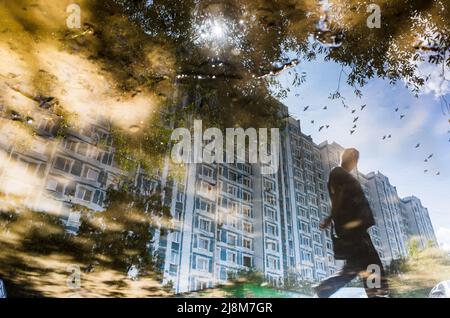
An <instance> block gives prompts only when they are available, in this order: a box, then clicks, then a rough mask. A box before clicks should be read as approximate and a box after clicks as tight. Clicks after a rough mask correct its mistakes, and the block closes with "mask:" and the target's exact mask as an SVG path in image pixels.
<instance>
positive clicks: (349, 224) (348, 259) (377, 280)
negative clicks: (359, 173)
mask: <svg viewBox="0 0 450 318" xmlns="http://www.w3.org/2000/svg"><path fill="white" fill-rule="evenodd" d="M358 160H359V152H358V150H356V149H354V148H351V149H346V150H345V151H344V153H343V154H342V158H341V166H340V167H336V168H334V169H333V171H331V173H330V177H329V180H328V191H329V194H330V198H331V215H330V216H329V217H327V218H326V219H324V220H323V221H322V222H321V224H320V228H321V229H322V230H325V229H328V228H330V227H331V233H332V239H333V249H334V254H335V258H336V259H339V260H344V261H345V265H344V267H343V268H342V270H340V271H339V272H337V273H336V274H335V275H333V276H331V277H329V278H327V279H325V280H324V281H322V282H321V283H320V284H319V285H318V286H317V287H315V291H316V293H317V296H318V297H319V298H328V297H330V296H331V295H333V294H334V293H335V292H337V291H338V290H339V289H340V288H342V287H344V286H345V285H346V284H348V283H349V282H351V281H352V280H353V279H354V278H355V277H356V276H358V275H360V277H361V278H362V280H363V282H364V288H365V290H366V293H367V296H368V297H369V298H372V297H386V296H387V293H388V284H387V280H386V277H385V271H384V268H383V264H382V263H381V260H380V257H379V255H378V252H377V250H376V249H375V247H374V245H373V243H372V240H371V238H370V235H369V233H367V230H368V229H369V228H370V227H372V226H373V225H375V220H374V217H373V214H372V210H371V208H370V206H369V202H368V201H367V198H366V197H365V195H364V192H363V190H362V188H361V185H360V183H359V182H358V180H357V179H356V178H355V177H353V176H352V175H351V173H350V172H351V171H352V170H353V169H355V168H356V167H357V164H358Z"/></svg>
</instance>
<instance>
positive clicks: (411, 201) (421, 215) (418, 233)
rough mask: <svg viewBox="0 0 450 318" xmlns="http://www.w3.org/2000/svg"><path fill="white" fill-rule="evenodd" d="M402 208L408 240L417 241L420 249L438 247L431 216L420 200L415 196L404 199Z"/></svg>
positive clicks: (401, 204) (401, 203)
mask: <svg viewBox="0 0 450 318" xmlns="http://www.w3.org/2000/svg"><path fill="white" fill-rule="evenodd" d="M400 207H401V210H402V215H403V218H404V220H405V223H406V229H407V232H406V235H407V237H408V240H409V241H411V240H415V241H416V242H417V243H418V247H419V248H420V249H425V248H427V247H429V246H438V244H437V240H436V235H435V233H434V229H433V224H432V223H431V219H430V214H429V213H428V209H427V208H425V207H424V206H423V205H422V202H421V201H420V199H419V198H417V197H415V196H410V197H406V198H403V199H402V200H401V202H400Z"/></svg>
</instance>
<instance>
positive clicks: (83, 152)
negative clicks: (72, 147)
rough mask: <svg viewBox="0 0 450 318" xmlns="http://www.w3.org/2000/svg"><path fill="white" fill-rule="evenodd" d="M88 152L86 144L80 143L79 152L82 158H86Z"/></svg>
mask: <svg viewBox="0 0 450 318" xmlns="http://www.w3.org/2000/svg"><path fill="white" fill-rule="evenodd" d="M87 150H88V145H87V144H85V143H80V144H79V146H78V149H77V152H78V153H79V154H80V155H82V156H86V154H87Z"/></svg>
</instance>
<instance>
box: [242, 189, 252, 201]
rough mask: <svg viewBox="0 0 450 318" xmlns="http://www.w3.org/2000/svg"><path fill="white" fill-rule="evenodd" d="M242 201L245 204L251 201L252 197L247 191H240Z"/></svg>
mask: <svg viewBox="0 0 450 318" xmlns="http://www.w3.org/2000/svg"><path fill="white" fill-rule="evenodd" d="M242 199H243V200H244V201H245V202H250V201H252V195H251V194H250V193H249V192H247V191H242Z"/></svg>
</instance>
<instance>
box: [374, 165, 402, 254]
mask: <svg viewBox="0 0 450 318" xmlns="http://www.w3.org/2000/svg"><path fill="white" fill-rule="evenodd" d="M367 179H368V187H369V190H370V195H371V196H372V198H374V199H373V201H372V202H373V204H374V210H375V211H376V213H377V215H379V217H378V220H379V222H380V224H381V225H380V237H381V239H382V241H383V242H384V244H385V249H384V250H385V257H386V258H387V259H389V260H392V259H399V258H404V257H406V256H407V255H408V254H407V253H408V252H407V237H406V229H405V227H404V221H403V217H402V213H401V208H400V198H399V196H398V194H397V189H396V188H395V187H394V186H393V185H391V183H390V182H389V179H388V177H386V176H385V175H383V174H382V173H380V172H376V173H375V172H371V173H369V174H367ZM380 216H381V217H380Z"/></svg>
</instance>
